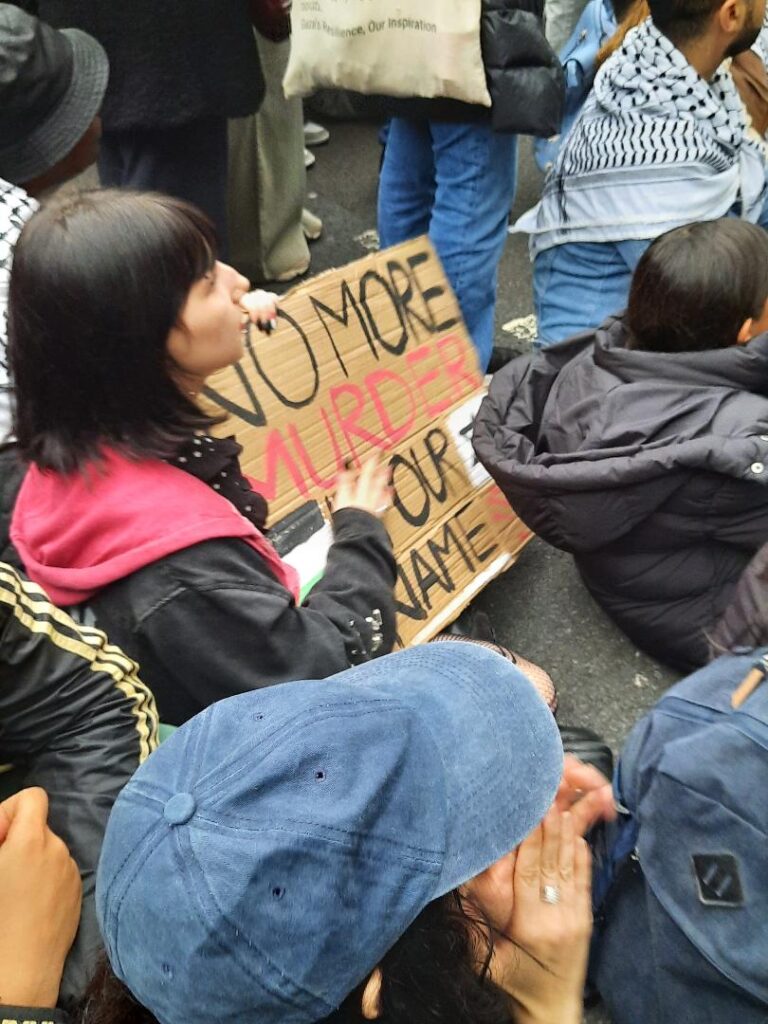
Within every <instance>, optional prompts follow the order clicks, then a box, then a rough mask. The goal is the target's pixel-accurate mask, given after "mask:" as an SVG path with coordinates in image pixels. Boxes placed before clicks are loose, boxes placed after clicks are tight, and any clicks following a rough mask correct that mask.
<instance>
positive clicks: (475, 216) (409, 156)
mask: <svg viewBox="0 0 768 1024" xmlns="http://www.w3.org/2000/svg"><path fill="white" fill-rule="evenodd" d="M516 179H517V138H516V137H515V136H514V135H497V134H495V133H494V132H492V131H491V128H490V126H489V125H488V124H487V123H486V122H479V123H476V124H452V123H447V122H439V121H411V120H407V119H405V118H401V117H394V118H392V121H391V122H390V128H389V138H388V139H387V148H386V150H385V153H384V162H383V164H382V168H381V179H380V182H379V237H380V239H381V244H382V246H383V247H386V246H389V245H397V244H398V243H399V242H405V241H407V240H408V239H410V238H417V237H418V236H419V235H425V234H428V235H429V237H430V239H431V240H432V244H433V245H434V247H435V249H436V250H437V253H438V255H439V257H440V259H441V260H442V263H443V267H444V268H445V272H446V274H447V276H448V280H449V281H450V282H451V286H452V287H453V290H454V291H455V293H456V298H457V299H458V301H459V306H460V307H461V312H462V314H463V316H464V320H465V322H466V325H467V329H468V331H469V333H470V336H471V337H472V340H473V341H474V343H475V347H476V348H477V353H478V358H479V360H480V366H481V368H482V369H483V370H485V368H486V367H487V366H488V363H489V362H490V358H491V352H492V350H493V314H494V308H495V305H496V278H497V273H498V267H499V260H500V259H501V254H502V252H503V250H504V243H505V241H506V238H507V224H508V220H509V210H510V207H511V206H512V202H513V200H514V196H515V185H516Z"/></svg>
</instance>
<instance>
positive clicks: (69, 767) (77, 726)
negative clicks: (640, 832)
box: [0, 563, 157, 995]
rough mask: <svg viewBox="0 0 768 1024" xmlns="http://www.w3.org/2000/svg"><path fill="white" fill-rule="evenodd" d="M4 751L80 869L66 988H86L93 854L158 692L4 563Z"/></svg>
mask: <svg viewBox="0 0 768 1024" xmlns="http://www.w3.org/2000/svg"><path fill="white" fill-rule="evenodd" d="M0 660H1V661H2V664H3V686H2V687H0V723H2V733H0V761H2V762H6V763H12V764H15V765H17V766H20V767H23V768H24V770H25V781H26V784H27V785H30V786H40V787H42V789H44V790H45V791H46V792H47V794H48V798H49V801H50V811H49V820H50V825H51V827H52V828H53V830H54V831H55V832H56V833H57V834H58V835H60V836H61V837H62V839H63V840H64V841H65V842H66V843H67V845H68V847H69V848H70V850H71V852H72V856H73V857H74V859H75V861H76V862H77V865H78V867H79V868H80V872H81V874H82V878H83V887H84V896H85V904H84V912H83V924H82V928H81V932H80V936H79V937H78V942H77V944H76V947H75V953H73V957H72V958H71V960H70V962H69V964H68V965H67V978H66V983H65V988H66V992H67V995H72V994H74V993H75V992H76V991H77V990H78V989H82V987H83V986H84V985H85V983H86V981H87V973H88V971H89V969H90V965H89V963H88V960H87V958H88V957H89V956H90V947H91V946H92V945H94V944H95V945H96V946H97V945H98V941H99V940H98V929H97V926H96V919H95V914H94V911H93V889H94V884H95V879H94V876H95V870H96V862H97V860H98V856H99V852H100V849H101V841H102V836H103V834H104V829H105V827H106V823H107V818H108V816H109V811H110V809H111V807H112V804H113V803H114V801H115V799H116V798H117V794H118V793H119V792H120V790H121V789H122V787H123V786H124V785H125V783H126V782H127V781H128V779H129V778H130V777H131V775H132V774H133V772H134V771H135V770H136V768H137V767H138V766H139V764H140V763H141V762H142V761H143V760H144V759H145V758H146V757H147V755H148V754H149V753H150V752H151V751H152V750H153V749H154V748H155V746H156V745H157V712H156V709H155V704H154V698H153V697H152V694H151V693H150V691H149V690H148V689H147V687H145V686H144V685H143V684H142V683H141V681H140V680H139V678H138V677H137V675H136V665H135V663H134V662H133V661H131V660H130V659H129V658H127V657H126V656H125V655H124V654H123V653H122V651H120V650H119V649H118V648H117V647H115V646H113V645H112V644H110V643H109V641H108V640H107V638H106V637H105V636H104V634H103V633H101V632H100V631H99V630H96V629H90V628H86V627H81V626H78V625H77V624H76V623H75V622H74V621H73V620H72V619H71V618H70V617H69V616H68V615H67V614H65V613H64V612H62V611H61V610H60V609H59V608H57V607H56V606H55V605H53V604H52V603H51V602H50V601H49V600H48V598H47V596H46V594H45V593H44V591H43V590H41V588H40V587H38V586H36V585H35V584H32V583H30V582H28V581H27V580H24V579H23V578H22V577H21V576H20V575H19V574H18V573H16V572H15V571H14V570H13V569H12V568H11V567H10V566H8V565H5V564H2V563H0Z"/></svg>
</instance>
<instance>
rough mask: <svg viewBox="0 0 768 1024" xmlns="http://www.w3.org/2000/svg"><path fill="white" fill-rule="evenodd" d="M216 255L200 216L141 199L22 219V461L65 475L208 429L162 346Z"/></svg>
mask: <svg viewBox="0 0 768 1024" xmlns="http://www.w3.org/2000/svg"><path fill="white" fill-rule="evenodd" d="M216 248H217V243H216V234H215V231H214V228H213V225H212V224H211V222H210V221H209V220H208V218H207V217H206V216H205V215H204V214H203V213H202V212H201V211H200V210H198V209H196V208H195V207H194V206H191V205H190V204H188V203H185V202H182V201H181V200H178V199H172V198H170V197H169V196H162V195H155V194H152V193H142V194H138V193H132V192H127V191H118V190H103V191H95V192H83V193H80V194H77V195H75V196H72V197H68V198H65V199H62V200H59V201H55V202H52V203H50V204H49V205H46V206H44V207H43V208H42V209H41V210H39V211H38V212H37V213H36V214H35V215H34V216H33V217H32V218H31V219H30V220H29V221H28V223H27V224H26V226H25V227H24V229H23V231H22V232H21V235H20V236H19V240H18V242H17V244H16V248H15V251H14V262H13V270H12V274H11V285H10V299H9V328H8V338H9V340H8V357H9V363H10V368H11V373H12V376H13V380H14V384H15V388H16V410H15V427H14V429H15V433H16V437H17V439H18V443H19V447H20V449H21V452H22V454H23V456H24V458H25V459H27V460H29V461H31V462H34V463H36V464H37V465H38V466H39V467H40V468H41V469H52V470H55V471H57V472H60V473H68V472H72V471H74V470H77V469H81V468H83V467H84V466H85V465H86V464H87V463H88V462H90V461H92V460H95V459H98V457H99V454H100V451H101V449H102V447H103V446H105V445H107V446H111V447H114V448H117V449H118V450H120V451H122V452H123V453H124V454H126V455H129V456H133V457H136V458H147V457H155V458H163V457H167V456H169V455H172V454H173V453H174V452H175V451H176V450H177V449H178V447H179V445H180V444H182V443H183V442H184V441H185V440H187V439H188V438H189V437H190V436H191V435H192V434H194V433H195V432H196V431H198V430H205V429H207V428H209V427H210V426H211V425H212V424H213V423H214V422H217V420H216V419H215V418H213V417H211V416H208V415H206V414H205V413H204V412H203V411H202V410H201V409H200V408H199V407H198V406H197V405H196V403H195V402H194V401H193V400H192V399H191V398H190V397H189V396H188V395H185V394H184V393H183V392H182V391H181V390H180V389H179V388H178V386H177V385H176V383H175V382H174V379H173V375H172V370H173V365H172V363H171V361H170V358H169V356H168V354H167V351H166V345H167V340H168V335H169V333H170V331H171V329H172V328H173V327H174V326H175V325H177V324H178V321H179V315H180V313H181V310H182V309H183V307H184V304H185V302H186V299H187V296H188V294H189V291H190V289H191V288H192V286H193V285H194V284H195V282H196V281H199V280H200V279H201V278H202V277H204V276H205V274H206V273H208V272H209V271H210V269H211V268H212V266H213V264H214V263H215V260H216Z"/></svg>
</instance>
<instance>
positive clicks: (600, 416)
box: [474, 218, 768, 670]
mask: <svg viewBox="0 0 768 1024" xmlns="http://www.w3.org/2000/svg"><path fill="white" fill-rule="evenodd" d="M766 331H768V235H766V233H765V231H763V230H762V229H761V228H759V227H756V226H754V225H752V224H749V223H746V222H745V221H741V220H737V219H735V218H732V219H730V218H729V219H723V220H718V221H709V222H706V223H701V224H692V225H687V226H684V227H681V228H676V229H675V230H673V231H670V232H669V233H667V234H665V235H662V236H660V237H659V238H657V239H656V240H655V241H654V242H652V243H651V245H650V246H649V247H648V249H647V251H646V252H645V254H644V255H643V257H642V258H641V260H640V263H639V264H638V267H637V270H636V271H635V274H634V278H633V281H632V287H631V292H630V298H629V308H628V310H627V312H626V314H625V315H624V316H623V317H618V318H611V319H609V320H607V321H606V322H605V323H604V324H603V325H602V327H600V328H599V329H598V330H597V331H595V332H589V333H586V334H581V335H578V336H577V337H575V338H573V339H571V340H570V341H567V342H564V343H563V344H561V345H558V346H555V347H554V348H552V350H551V353H540V354H538V355H536V356H534V357H533V359H530V358H527V359H520V360H515V361H514V362H513V363H511V364H509V366H507V367H505V368H504V369H503V370H502V371H501V372H500V373H498V374H497V375H496V376H495V377H494V380H493V383H492V385H491V390H490V394H489V396H488V398H487V399H486V400H485V401H484V403H483V405H482V407H481V409H480V413H479V415H478V417H477V420H476V421H475V432H474V444H475V450H476V452H477V454H478V457H479V458H480V460H481V462H483V464H484V465H485V466H486V467H487V468H488V470H489V471H490V473H491V474H492V475H493V477H494V478H495V480H496V481H497V483H498V484H499V486H500V487H501V489H502V490H503V491H504V493H505V494H506V496H507V499H508V500H509V502H510V504H511V505H512V506H513V508H514V509H515V511H516V512H517V513H518V515H519V516H520V517H521V518H522V519H523V520H524V521H525V522H526V523H527V525H528V526H529V527H530V528H531V529H533V530H535V532H536V533H538V534H539V535H540V536H541V537H543V538H544V539H545V540H548V541H549V542H550V543H551V544H553V545H555V546H556V547H559V548H562V549H563V550H565V551H571V552H572V553H573V554H574V556H575V559H576V563H577V565H578V568H579V571H580V573H581V576H582V578H583V580H584V582H585V583H586V585H587V587H588V588H589V590H590V592H591V594H592V596H593V597H594V598H595V599H596V600H597V602H598V603H599V604H600V605H602V607H603V608H604V609H605V610H606V611H607V612H608V614H609V615H610V616H611V617H612V618H613V619H614V620H615V621H616V623H617V624H618V625H619V626H620V627H621V628H622V629H623V630H624V632H625V633H627V635H628V636H629V637H630V639H631V640H633V641H634V642H635V643H636V644H637V646H638V647H641V648H642V649H643V650H645V651H647V652H648V653H649V654H651V655H653V656H655V657H657V658H659V659H660V660H662V661H665V662H668V663H669V664H671V665H674V666H675V667H676V668H679V669H683V670H690V669H692V668H694V667H696V666H698V665H701V664H704V663H705V662H706V660H707V658H708V653H709V651H708V642H707V633H708V630H709V629H710V627H711V626H713V625H714V623H715V622H716V621H717V619H718V618H719V617H720V615H721V614H722V612H723V611H724V610H725V608H726V606H727V605H728V603H729V601H730V599H731V595H732V594H733V591H734V587H735V586H736V583H737V581H738V579H739V577H740V576H741V574H742V572H743V571H744V569H745V567H746V565H747V563H748V562H749V560H750V558H751V556H752V555H753V554H754V553H755V551H757V549H758V548H759V547H760V546H761V545H762V544H763V543H764V542H765V541H766V539H767V538H768V487H767V486H766V485H767V484H768V334H766V333H765V332H766Z"/></svg>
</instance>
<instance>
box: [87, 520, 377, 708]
mask: <svg viewBox="0 0 768 1024" xmlns="http://www.w3.org/2000/svg"><path fill="white" fill-rule="evenodd" d="M333 527H334V544H333V546H332V547H331V549H330V553H329V555H328V564H327V566H326V569H325V573H324V575H323V577H322V579H321V580H320V581H319V582H318V583H317V584H316V585H315V587H314V589H313V590H312V592H311V593H310V595H309V597H308V598H307V600H306V601H304V602H303V604H301V605H300V606H299V607H297V606H296V604H295V603H294V601H293V598H292V596H291V594H290V593H289V592H288V591H287V590H286V589H285V587H283V586H282V584H280V583H279V582H278V581H277V579H275V577H274V576H273V574H272V573H271V572H270V569H269V567H268V565H267V563H266V562H265V561H264V559H263V558H262V557H261V555H260V554H259V553H258V552H257V551H255V550H254V549H253V548H251V547H249V546H248V545H247V544H245V543H243V541H241V540H238V539H217V540H207V541H204V542H203V543H201V544H195V545H194V546H193V547H190V548H185V549H184V550H182V551H179V552H177V553H176V554H173V555H167V556H166V557H164V558H161V559H160V560H159V561H156V562H152V563H151V564H150V565H147V566H145V567H144V568H143V569H139V570H138V571H136V572H133V573H131V574H130V575H129V576H126V577H125V578H124V579H122V580H120V581H119V582H117V583H113V584H112V585H111V586H109V587H107V588H105V589H104V590H102V591H100V592H99V593H98V594H97V595H96V597H94V598H91V600H90V601H89V602H88V605H87V609H86V610H87V611H88V612H93V614H94V615H95V618H96V625H97V626H98V627H99V628H100V629H103V630H105V631H108V632H109V636H110V639H111V640H112V641H113V642H114V643H117V644H120V646H121V647H122V648H123V650H124V651H126V653H127V654H130V655H131V657H133V658H135V659H136V660H137V661H138V662H139V664H140V665H141V673H142V678H143V679H144V680H145V681H146V682H147V683H148V684H149V685H150V686H151V687H152V690H153V692H154V694H155V697H156V698H157V704H158V708H159V709H160V716H161V718H162V720H163V722H167V723H170V724H172V725H181V723H182V722H185V721H186V720H187V719H188V718H191V717H192V715H195V714H197V713H198V711H202V710H203V708H206V707H208V705H209V704H212V703H213V702H214V701H216V700H221V699H222V698H223V697H231V696H232V695H233V694H235V693H243V692H245V691H246V690H254V689H257V688H258V687H261V686H269V685H271V684H273V683H284V682H287V681H289V680H293V679H322V678H324V677H325V676H330V675H333V674H334V673H335V672H341V671H342V670H343V669H346V668H349V666H350V665H356V664H359V663H361V662H364V661H368V660H369V659H370V658H371V657H374V656H376V655H379V654H386V653H388V652H389V651H390V650H391V649H392V645H393V643H394V639H395V599H394V583H395V560H394V556H393V554H392V545H391V543H390V540H389V537H388V535H387V531H386V530H385V529H384V527H383V525H382V524H381V523H380V522H379V521H378V520H377V519H375V518H374V517H373V516H372V515H370V514H369V513H368V512H363V511H362V510H360V509H352V508H349V509H342V510H341V511H339V512H336V513H335V514H334V517H333ZM377 616H380V618H379V619H378V621H379V623H380V628H378V627H377V625H376V619H377ZM377 634H378V640H377Z"/></svg>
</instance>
